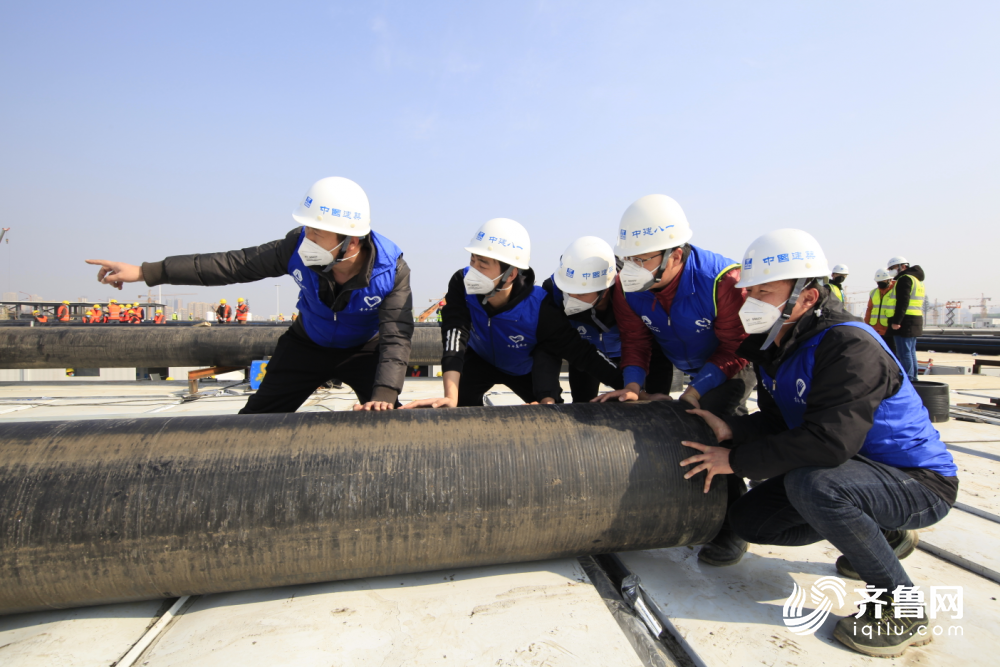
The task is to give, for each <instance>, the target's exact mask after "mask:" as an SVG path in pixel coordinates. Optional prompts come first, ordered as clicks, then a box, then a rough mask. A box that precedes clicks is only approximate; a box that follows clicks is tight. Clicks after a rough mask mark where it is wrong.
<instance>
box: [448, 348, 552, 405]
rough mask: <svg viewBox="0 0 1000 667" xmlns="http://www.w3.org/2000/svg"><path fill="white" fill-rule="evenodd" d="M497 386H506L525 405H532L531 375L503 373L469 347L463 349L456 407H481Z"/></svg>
mask: <svg viewBox="0 0 1000 667" xmlns="http://www.w3.org/2000/svg"><path fill="white" fill-rule="evenodd" d="M498 384H502V385H504V386H506V387H507V388H508V389H510V390H511V391H512V392H514V393H515V394H517V395H518V397H519V398H520V399H521V400H522V401H524V402H525V403H532V402H534V400H535V390H534V383H532V381H531V373H525V374H524V375H510V374H509V373H504V372H503V371H502V370H500V369H499V368H497V367H496V366H494V365H493V364H491V363H490V362H488V361H486V360H485V359H483V358H482V357H480V356H479V355H478V354H476V352H475V350H473V349H472V348H471V347H467V348H465V363H464V364H463V365H462V378H461V380H459V382H458V407H460V408H468V407H477V406H478V407H481V406H482V405H483V396H484V395H485V394H486V392H488V391H489V390H490V389H492V388H493V387H494V385H498Z"/></svg>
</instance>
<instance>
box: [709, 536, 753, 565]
mask: <svg viewBox="0 0 1000 667" xmlns="http://www.w3.org/2000/svg"><path fill="white" fill-rule="evenodd" d="M746 552H747V541H746V540H744V539H743V538H741V537H739V536H738V535H737V534H736V532H735V531H733V530H732V529H730V528H723V529H722V530H720V531H719V534H718V535H716V536H715V539H713V540H712V541H711V542H708V543H706V544H705V545H704V546H702V548H701V550H700V551H698V560H700V561H701V562H702V563H708V564H709V565H714V566H715V567H726V566H728V565H736V564H737V563H739V562H740V561H741V560H743V554H745V553H746Z"/></svg>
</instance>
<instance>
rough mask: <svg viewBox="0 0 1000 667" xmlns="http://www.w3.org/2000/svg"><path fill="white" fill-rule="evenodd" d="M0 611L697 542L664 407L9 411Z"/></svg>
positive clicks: (2, 479) (693, 483)
mask: <svg viewBox="0 0 1000 667" xmlns="http://www.w3.org/2000/svg"><path fill="white" fill-rule="evenodd" d="M3 431H4V432H3V437H2V438H0V581H3V586H0V614H10V613H19V612H26V611H33V610H38V609H45V608H64V607H73V606H82V605H94V604H103V603H112V602H121V601H126V600H143V599H153V598H160V597H172V596H178V595H188V594H203V593H216V592H221V591H234V590H246V589H253V588H263V587H270V586H284V585H292V584H303V583H310V582H317V581H333V580H340V579H353V578H359V577H372V576H381V575H389V574H399V573H408V572H420V571H428V570H436V569H450V568H457V567H469V566H478V565H488V564H495V563H508V562H517V561H529V560H540V559H546V558H560V557H568V556H578V555H585V554H594V553H601V552H613V551H622V550H634V549H650V548H658V547H672V546H681V545H690V544H699V543H703V542H705V541H707V540H709V539H711V538H712V537H713V535H714V534H715V533H716V531H717V530H718V528H719V526H720V525H721V521H722V517H723V514H724V512H725V503H726V498H725V496H726V493H725V483H724V482H723V480H721V479H718V480H715V482H713V485H712V489H711V492H710V493H708V494H705V493H703V492H702V487H703V484H704V476H703V475H697V476H696V477H695V478H693V479H691V480H685V479H684V478H683V473H684V469H683V468H681V467H680V465H679V462H680V460H681V459H683V458H684V457H687V456H689V455H691V453H692V452H693V450H691V449H689V448H687V447H684V446H682V445H681V444H680V441H681V440H682V439H686V440H696V441H700V442H704V443H709V444H714V442H715V441H714V438H713V436H712V433H711V431H710V430H709V429H708V428H707V427H706V426H705V424H704V423H703V422H702V421H701V420H700V419H698V418H697V417H693V416H691V415H688V414H686V413H685V412H684V410H683V407H678V405H677V404H676V403H672V402H657V403H630V404H615V405H604V404H587V403H584V404H575V405H563V406H518V407H494V408H458V409H452V410H414V411H410V410H397V411H393V412H389V413H384V412H383V413H373V412H372V413H334V414H314V413H299V414H285V415H238V416H236V415H234V416H223V417H218V416H214V417H174V418H165V419H160V418H150V419H135V420H117V421H76V422H20V423H13V424H5V425H4V426H3Z"/></svg>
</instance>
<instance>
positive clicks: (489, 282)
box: [463, 266, 503, 294]
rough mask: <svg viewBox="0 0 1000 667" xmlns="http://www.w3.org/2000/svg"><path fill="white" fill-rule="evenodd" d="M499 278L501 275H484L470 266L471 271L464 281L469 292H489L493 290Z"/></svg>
mask: <svg viewBox="0 0 1000 667" xmlns="http://www.w3.org/2000/svg"><path fill="white" fill-rule="evenodd" d="M501 275H503V274H501ZM498 280H500V276H497V277H496V278H490V277H489V276H484V275H483V274H482V273H480V272H479V271H476V270H475V269H474V268H472V267H471V266H470V267H469V271H468V272H467V273H466V274H465V279H464V280H463V282H464V283H465V291H466V293H467V294H489V293H490V292H492V291H493V286H494V285H495V284H496V281H498Z"/></svg>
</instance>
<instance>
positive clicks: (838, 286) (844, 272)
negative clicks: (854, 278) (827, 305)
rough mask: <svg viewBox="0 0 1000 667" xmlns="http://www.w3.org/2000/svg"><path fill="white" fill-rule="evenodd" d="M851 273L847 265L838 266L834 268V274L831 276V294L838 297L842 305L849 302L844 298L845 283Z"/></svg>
mask: <svg viewBox="0 0 1000 667" xmlns="http://www.w3.org/2000/svg"><path fill="white" fill-rule="evenodd" d="M849 273H850V270H849V269H848V268H847V264H837V265H836V266H834V267H833V272H832V273H831V274H830V283H829V287H830V293H831V294H833V295H834V296H835V297H837V298H838V299H839V300H840V302H841V303H845V302H846V301H847V299H846V298H845V296H844V281H845V280H847V276H848V274H849Z"/></svg>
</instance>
